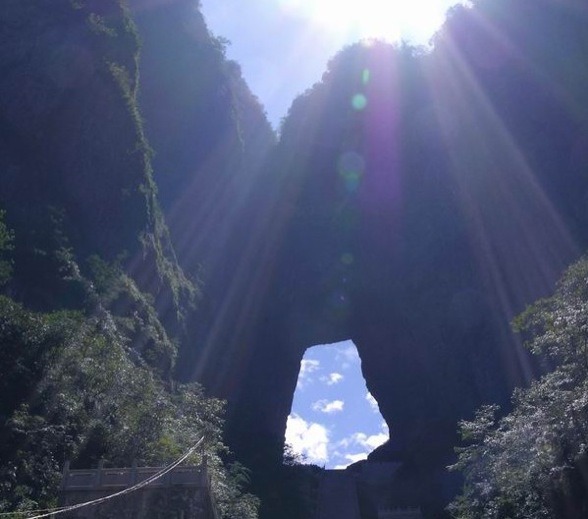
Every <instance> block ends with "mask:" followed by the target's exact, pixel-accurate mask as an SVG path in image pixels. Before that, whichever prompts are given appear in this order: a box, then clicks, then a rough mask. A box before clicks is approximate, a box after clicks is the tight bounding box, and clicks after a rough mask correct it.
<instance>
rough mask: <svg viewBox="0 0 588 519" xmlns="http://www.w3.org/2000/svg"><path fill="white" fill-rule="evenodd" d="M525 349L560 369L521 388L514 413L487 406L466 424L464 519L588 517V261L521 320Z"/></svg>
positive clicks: (460, 506)
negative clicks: (499, 413) (498, 412)
mask: <svg viewBox="0 0 588 519" xmlns="http://www.w3.org/2000/svg"><path fill="white" fill-rule="evenodd" d="M514 328H515V330H516V331H518V332H520V333H522V334H523V335H524V337H525V339H526V340H525V344H526V346H527V347H528V348H529V349H530V350H531V352H533V353H534V354H536V355H541V356H542V357H541V358H542V360H543V361H544V363H546V364H549V365H550V366H551V367H553V370H552V371H551V372H549V373H547V374H545V375H544V376H543V377H541V378H540V379H539V380H537V381H535V382H534V383H532V384H531V386H530V387H529V388H526V389H517V390H516V391H515V392H514V395H513V410H512V411H511V412H510V413H509V414H507V415H505V416H503V417H502V418H497V411H498V407H497V406H485V407H482V408H481V409H480V410H478V412H477V413H476V416H475V419H474V420H472V421H463V422H461V424H460V431H461V436H462V439H463V440H464V441H465V442H468V443H469V444H468V445H467V446H466V447H463V448H460V449H458V452H459V457H458V462H457V463H456V464H455V465H453V466H452V467H450V469H452V470H459V471H461V472H462V473H463V475H464V478H465V485H464V489H463V492H462V494H461V495H460V496H459V497H458V498H457V499H456V500H455V501H454V502H453V503H452V504H451V505H450V511H451V512H452V514H453V516H454V517H455V518H459V519H474V518H484V519H486V518H487V519H502V518H504V519H506V518H509V519H518V518H521V519H522V518H528V519H530V518H533V519H537V518H543V517H545V518H570V519H571V518H576V517H586V516H587V514H588V492H587V490H586V489H587V488H588V481H587V480H586V476H585V474H586V473H587V472H586V469H587V468H588V259H582V260H580V261H579V262H578V263H576V264H574V265H572V266H571V267H570V268H569V269H568V270H567V272H566V273H565V275H564V276H563V278H562V280H561V281H560V283H559V284H558V287H557V290H556V292H555V294H554V295H553V296H552V297H550V298H548V299H544V300H540V301H538V302H537V303H535V304H534V305H532V306H531V307H529V308H528V309H527V310H526V311H525V312H524V313H523V314H522V315H520V316H519V317H518V318H517V319H515V321H514Z"/></svg>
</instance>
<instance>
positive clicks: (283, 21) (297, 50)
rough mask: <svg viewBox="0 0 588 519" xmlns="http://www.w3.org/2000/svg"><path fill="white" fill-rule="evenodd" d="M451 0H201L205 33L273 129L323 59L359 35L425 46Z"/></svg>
mask: <svg viewBox="0 0 588 519" xmlns="http://www.w3.org/2000/svg"><path fill="white" fill-rule="evenodd" d="M456 3H457V0H359V1H358V0H246V1H245V0H202V10H203V12H204V16H205V18H206V21H207V23H208V26H209V28H210V30H211V31H212V32H213V33H214V34H215V35H217V36H222V37H225V38H227V39H228V40H229V41H230V42H231V45H230V46H229V48H228V52H227V55H228V57H229V58H230V59H234V60H236V61H237V62H238V63H239V64H240V65H241V67H242V70H243V75H244V77H245V79H246V81H247V82H248V84H249V86H250V88H251V90H252V91H253V93H254V94H255V95H257V96H258V97H259V99H260V101H261V102H262V104H263V105H264V106H265V108H266V111H267V114H268V117H269V119H270V122H271V123H272V124H273V126H274V127H275V128H278V126H279V122H280V120H281V118H282V117H283V116H285V115H286V113H287V111H288V108H289V106H290V104H291V103H292V101H293V99H294V98H295V97H296V96H297V95H299V94H301V93H303V92H304V91H305V90H306V89H308V88H309V87H311V86H312V85H313V84H314V83H316V82H317V81H319V80H320V79H321V76H322V74H323V72H324V71H325V68H326V65H327V62H328V60H329V59H330V58H331V57H332V56H333V55H334V54H336V53H337V52H338V51H339V50H340V49H341V48H343V47H344V46H346V45H349V44H351V43H354V42H357V41H359V40H361V39H365V38H384V39H387V40H389V41H398V40H400V39H404V40H406V41H410V42H413V43H415V44H426V43H427V42H428V41H429V39H430V38H431V36H432V35H433V34H434V32H435V31H436V30H437V28H438V27H439V26H440V24H441V23H442V21H443V18H444V13H445V11H446V10H447V9H448V8H449V7H451V5H453V4H456Z"/></svg>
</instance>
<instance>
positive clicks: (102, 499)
mask: <svg viewBox="0 0 588 519" xmlns="http://www.w3.org/2000/svg"><path fill="white" fill-rule="evenodd" d="M203 441H204V436H202V438H200V439H199V440H198V441H197V442H196V443H195V444H194V445H193V446H192V447H190V449H188V451H186V453H185V454H183V455H182V456H181V457H180V458H178V459H177V460H176V461H174V462H173V463H172V464H170V465H168V466H167V467H165V468H163V469H161V470H160V471H159V472H157V473H156V474H153V476H151V477H149V478H147V479H145V480H143V481H141V482H140V483H137V484H136V485H133V486H132V487H129V488H125V489H124V490H121V491H120V492H116V493H115V494H110V495H109V496H104V497H100V498H98V499H94V500H92V501H87V502H85V503H79V504H77V505H71V506H65V507H59V508H54V509H45V510H33V511H23V512H5V513H2V514H0V515H11V514H31V513H37V512H41V511H42V512H46V513H42V514H40V515H34V516H31V517H27V518H26V519H41V518H42V517H50V516H54V515H58V514H64V513H66V512H71V511H73V510H78V509H79V508H84V507H87V506H94V505H98V504H101V503H104V502H106V501H109V500H110V499H114V498H115V497H120V496H123V495H126V494H130V493H131V492H134V491H136V490H139V489H140V488H143V487H146V486H147V485H149V484H151V483H153V482H154V481H156V480H158V479H159V478H161V477H162V476H165V475H166V474H167V473H168V472H171V471H172V470H173V469H175V468H176V467H177V466H178V465H179V464H180V463H182V462H183V461H185V460H186V459H187V458H188V457H190V456H191V455H192V454H193V453H194V451H195V450H196V449H197V448H198V447H199V446H200V444H201V443H202V442H203Z"/></svg>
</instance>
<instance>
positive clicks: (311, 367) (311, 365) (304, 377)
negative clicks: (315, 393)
mask: <svg viewBox="0 0 588 519" xmlns="http://www.w3.org/2000/svg"><path fill="white" fill-rule="evenodd" d="M320 365H321V363H320V361H318V360H315V359H302V360H301V361H300V373H298V381H297V382H296V389H302V388H303V387H304V385H305V384H306V383H307V382H308V381H309V380H310V375H311V374H312V373H314V372H315V371H318V369H319V368H320Z"/></svg>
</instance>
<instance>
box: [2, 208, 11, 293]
mask: <svg viewBox="0 0 588 519" xmlns="http://www.w3.org/2000/svg"><path fill="white" fill-rule="evenodd" d="M12 241H13V235H12V232H11V231H10V229H8V227H6V224H5V223H4V211H0V286H2V285H3V284H4V283H6V282H7V281H8V279H9V278H10V274H11V273H12V262H11V261H10V260H9V259H6V258H5V257H4V255H5V254H6V252H8V251H10V250H12V247H13V245H12Z"/></svg>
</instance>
